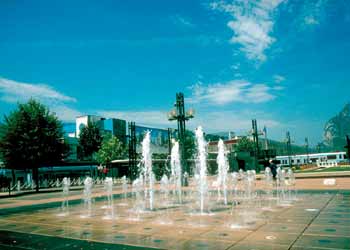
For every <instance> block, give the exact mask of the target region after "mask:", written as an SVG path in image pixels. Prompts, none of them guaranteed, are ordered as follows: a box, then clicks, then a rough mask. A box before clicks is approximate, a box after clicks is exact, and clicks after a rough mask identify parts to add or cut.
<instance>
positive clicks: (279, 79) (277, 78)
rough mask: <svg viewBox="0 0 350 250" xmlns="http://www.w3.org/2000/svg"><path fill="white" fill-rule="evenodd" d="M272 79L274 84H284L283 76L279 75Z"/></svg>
mask: <svg viewBox="0 0 350 250" xmlns="http://www.w3.org/2000/svg"><path fill="white" fill-rule="evenodd" d="M273 79H274V81H275V83H281V82H284V81H285V80H286V78H285V77H284V76H281V75H274V76H273Z"/></svg>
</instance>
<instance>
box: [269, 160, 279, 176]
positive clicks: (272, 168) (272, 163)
mask: <svg viewBox="0 0 350 250" xmlns="http://www.w3.org/2000/svg"><path fill="white" fill-rule="evenodd" d="M269 162H270V165H269V167H270V169H271V173H272V177H273V179H274V180H276V175H277V165H276V164H275V163H274V162H273V160H270V161H269Z"/></svg>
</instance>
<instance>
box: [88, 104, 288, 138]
mask: <svg viewBox="0 0 350 250" xmlns="http://www.w3.org/2000/svg"><path fill="white" fill-rule="evenodd" d="M95 113H96V114H98V115H100V116H103V117H107V118H120V119H125V120H127V121H135V122H136V124H138V125H146V126H150V127H156V128H167V127H176V122H175V121H173V122H169V121H168V119H167V112H166V111H162V110H159V111H157V110H153V111H146V110H139V111H118V110H116V111H115V110H100V111H97V112H95ZM252 115H254V116H256V117H257V118H258V120H259V124H261V126H263V125H266V126H267V127H269V128H278V127H280V126H281V124H280V123H279V122H277V121H276V120H274V119H272V118H271V117H268V115H265V114H262V113H259V114H258V113H256V112H253V111H246V110H245V111H239V112H234V111H210V110H209V111H208V110H198V111H197V112H196V114H195V117H194V118H193V119H191V120H190V121H188V122H187V123H186V128H187V129H189V130H194V129H195V128H196V127H198V126H203V127H204V130H205V131H206V132H207V133H212V132H221V131H235V132H237V133H239V134H243V135H244V134H246V133H247V132H248V131H249V130H250V129H251V119H252V118H253V117H251V116H252Z"/></svg>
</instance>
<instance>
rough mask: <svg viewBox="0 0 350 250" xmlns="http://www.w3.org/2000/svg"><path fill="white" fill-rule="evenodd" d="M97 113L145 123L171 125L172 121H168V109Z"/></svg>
mask: <svg viewBox="0 0 350 250" xmlns="http://www.w3.org/2000/svg"><path fill="white" fill-rule="evenodd" d="M96 113H97V114H98V115H100V116H103V117H107V118H119V119H125V120H127V121H134V122H136V123H139V124H143V125H151V126H161V127H169V126H170V125H171V123H170V122H169V121H168V118H167V112H166V111H162V110H160V111H158V110H150V111H144V110H141V111H123V110H98V111H96Z"/></svg>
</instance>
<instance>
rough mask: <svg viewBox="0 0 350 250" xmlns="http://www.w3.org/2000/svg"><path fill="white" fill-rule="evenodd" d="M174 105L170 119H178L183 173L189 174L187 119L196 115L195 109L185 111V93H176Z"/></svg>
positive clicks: (169, 114)
mask: <svg viewBox="0 0 350 250" xmlns="http://www.w3.org/2000/svg"><path fill="white" fill-rule="evenodd" d="M174 107H175V108H174V109H172V110H171V111H170V112H169V113H168V120H169V121H174V120H176V121H177V133H178V139H179V146H180V158H181V166H182V173H183V174H185V173H187V174H189V169H188V166H187V163H186V161H185V157H186V156H185V152H186V151H185V147H186V145H185V132H186V121H188V120H189V119H191V118H193V117H194V110H193V109H189V110H188V111H187V112H185V101H184V94H183V93H176V102H175V104H174ZM183 184H184V182H183Z"/></svg>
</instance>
